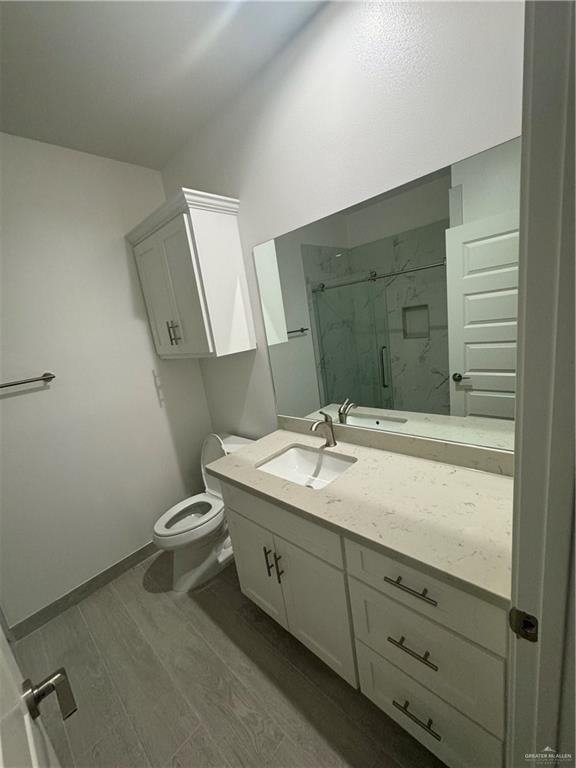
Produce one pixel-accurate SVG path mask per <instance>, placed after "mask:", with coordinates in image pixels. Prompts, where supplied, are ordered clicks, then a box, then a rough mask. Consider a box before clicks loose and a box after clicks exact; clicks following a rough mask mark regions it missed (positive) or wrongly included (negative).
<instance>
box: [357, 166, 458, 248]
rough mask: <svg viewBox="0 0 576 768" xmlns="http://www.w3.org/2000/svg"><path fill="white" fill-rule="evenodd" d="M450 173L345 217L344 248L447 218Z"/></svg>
mask: <svg viewBox="0 0 576 768" xmlns="http://www.w3.org/2000/svg"><path fill="white" fill-rule="evenodd" d="M449 189H450V174H449V173H445V174H444V175H443V176H440V177H439V178H434V179H431V180H430V181H428V182H426V183H423V184H418V185H417V186H414V187H410V188H409V189H406V190H404V191H403V192H399V193H398V194H394V195H391V196H390V197H387V198H386V199H384V200H381V201H378V202H375V203H374V204H372V205H369V206H366V207H362V208H360V209H358V210H355V211H351V212H350V213H347V214H346V216H345V219H346V227H347V230H348V247H349V248H354V247H355V246H357V245H364V244H365V243H372V242H374V240H381V239H382V238H384V237H390V236H391V235H398V234H399V233H400V232H409V231H410V230H412V229H416V228H417V227H423V226H425V225H426V224H433V223H434V222H435V221H441V220H442V219H447V218H448V213H449V211H448V190H449Z"/></svg>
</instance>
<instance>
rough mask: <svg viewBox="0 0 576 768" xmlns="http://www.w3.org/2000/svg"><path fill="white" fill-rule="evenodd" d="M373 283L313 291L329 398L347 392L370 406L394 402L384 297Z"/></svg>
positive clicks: (337, 399)
mask: <svg viewBox="0 0 576 768" xmlns="http://www.w3.org/2000/svg"><path fill="white" fill-rule="evenodd" d="M375 286H376V284H375V283H372V282H362V283H354V284H351V285H345V286H340V287H338V288H328V289H326V290H324V291H318V292H315V293H314V294H313V296H314V306H315V312H316V325H317V330H318V348H319V352H320V366H319V368H320V372H321V376H322V381H323V385H324V393H325V400H326V404H327V403H341V402H343V401H344V400H345V399H346V398H347V397H349V398H351V400H353V402H355V403H358V404H359V405H363V406H367V407H373V408H391V407H393V406H392V405H391V401H392V398H391V387H390V386H389V381H388V379H387V376H388V378H389V374H388V373H387V365H386V360H385V354H386V347H387V345H388V341H387V333H386V309H385V300H386V299H385V295H382V296H380V297H379V298H378V299H377V297H376V287H375ZM377 304H378V306H377ZM382 305H384V306H383V307H382ZM383 348H384V350H383Z"/></svg>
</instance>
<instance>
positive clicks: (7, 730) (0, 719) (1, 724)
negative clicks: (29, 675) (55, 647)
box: [0, 629, 60, 768]
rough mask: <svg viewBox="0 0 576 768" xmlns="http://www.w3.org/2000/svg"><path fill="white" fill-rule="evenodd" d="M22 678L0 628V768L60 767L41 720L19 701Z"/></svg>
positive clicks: (20, 698) (20, 699)
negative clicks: (34, 716) (34, 717)
mask: <svg viewBox="0 0 576 768" xmlns="http://www.w3.org/2000/svg"><path fill="white" fill-rule="evenodd" d="M21 686H22V675H21V673H20V670H19V669H18V666H17V664H16V661H15V659H14V656H13V654H12V650H11V648H10V646H9V645H8V642H7V640H6V638H5V636H4V633H3V632H2V630H1V629H0V768H15V767H16V766H19V767H20V766H21V767H22V768H24V767H26V768H60V763H59V762H58V758H57V757H56V754H55V752H54V748H53V747H52V744H51V743H50V739H49V738H48V736H47V734H46V731H45V730H44V726H43V725H42V718H41V717H40V718H38V719H36V720H33V719H32V717H31V716H30V713H29V712H28V709H27V708H26V706H25V704H24V702H23V700H22V695H21V693H22V689H21Z"/></svg>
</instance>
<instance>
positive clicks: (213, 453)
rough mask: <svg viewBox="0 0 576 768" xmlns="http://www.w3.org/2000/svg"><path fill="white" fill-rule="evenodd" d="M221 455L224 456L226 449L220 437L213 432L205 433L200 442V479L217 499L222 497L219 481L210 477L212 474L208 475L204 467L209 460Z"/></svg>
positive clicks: (208, 491) (218, 457) (207, 490)
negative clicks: (202, 440)
mask: <svg viewBox="0 0 576 768" xmlns="http://www.w3.org/2000/svg"><path fill="white" fill-rule="evenodd" d="M223 456H226V450H225V449H224V443H223V442H222V438H221V437H219V436H218V435H214V434H211V435H207V436H206V438H205V439H204V442H203V443H202V458H201V461H200V466H201V468H202V479H203V480H204V488H205V489H206V492H207V493H211V494H212V496H217V497H218V498H219V499H221V498H222V488H221V486H220V482H219V481H218V480H217V479H216V478H215V477H212V475H209V474H208V472H206V470H205V467H206V465H207V464H210V462H212V461H216V459H221V458H222V457H223Z"/></svg>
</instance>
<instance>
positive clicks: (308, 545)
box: [222, 483, 344, 568]
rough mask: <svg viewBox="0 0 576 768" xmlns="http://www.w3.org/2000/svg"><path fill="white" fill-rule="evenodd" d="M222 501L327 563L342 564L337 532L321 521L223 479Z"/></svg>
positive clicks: (340, 546) (342, 565)
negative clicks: (314, 521) (305, 516)
mask: <svg viewBox="0 0 576 768" xmlns="http://www.w3.org/2000/svg"><path fill="white" fill-rule="evenodd" d="M222 495H223V497H224V504H225V506H226V507H230V509H233V510H234V511H235V512H239V513H240V514H241V515H244V517H247V518H248V519H249V520H253V521H254V522H255V523H258V525H261V526H262V527H263V528H267V529H268V530H269V531H272V533H276V534H278V536H281V537H282V538H283V539H286V541H291V542H292V543H293V544H297V545H298V546H299V547H302V549H305V550H307V551H308V552H311V553H312V554H313V555H316V557H319V558H321V559H322V560H325V561H326V562H327V563H331V564H332V565H336V566H337V567H338V568H343V567H344V561H343V557H342V542H341V539H340V536H338V534H337V533H334V532H333V531H328V530H326V529H325V528H322V526H320V525H316V524H315V523H311V522H309V521H308V520H304V519H303V518H302V517H299V516H298V515H295V514H294V513H292V512H288V510H286V509H283V508H282V507H278V506H276V504H273V503H272V502H270V501H267V500H266V499H262V498H261V497H260V496H255V495H253V494H251V493H248V492H247V491H243V490H242V489H241V488H237V487H236V486H234V485H227V484H225V483H222Z"/></svg>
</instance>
